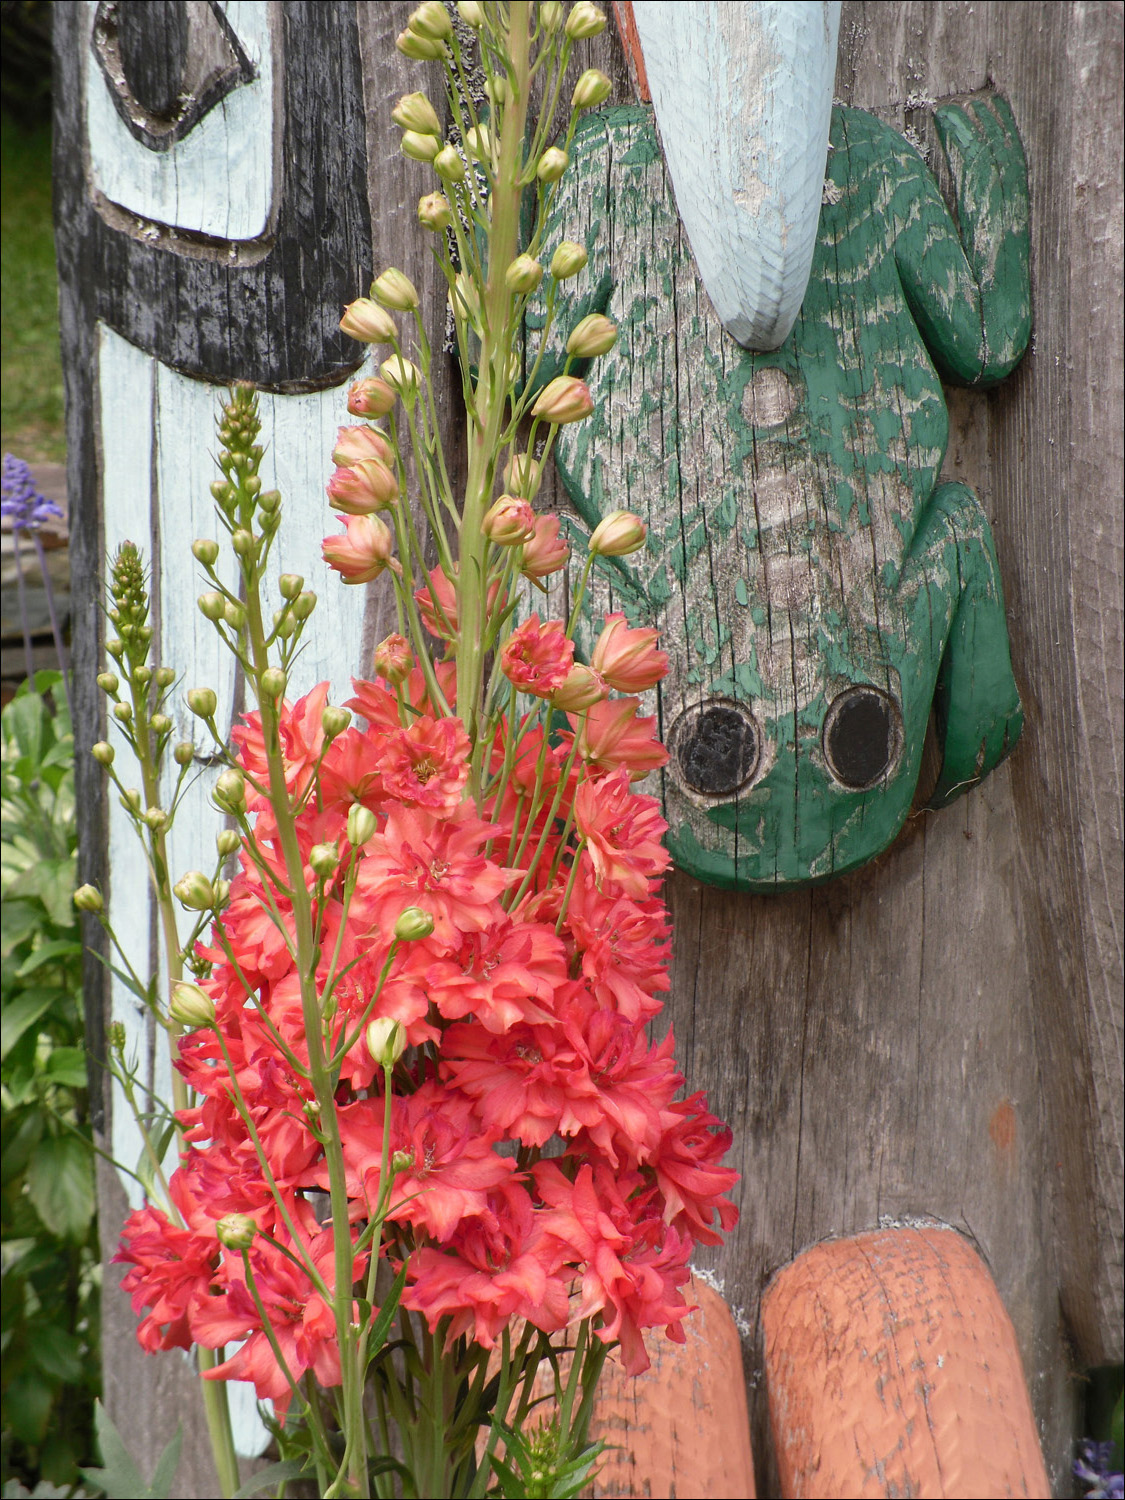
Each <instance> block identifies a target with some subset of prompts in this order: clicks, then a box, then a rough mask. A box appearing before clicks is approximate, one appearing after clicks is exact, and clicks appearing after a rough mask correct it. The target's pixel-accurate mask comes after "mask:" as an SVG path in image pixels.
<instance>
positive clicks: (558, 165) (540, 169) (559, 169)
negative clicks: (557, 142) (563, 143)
mask: <svg viewBox="0 0 1125 1500" xmlns="http://www.w3.org/2000/svg"><path fill="white" fill-rule="evenodd" d="M569 165H570V157H569V156H568V155H567V154H566V152H565V151H563V150H561V149H560V148H559V147H558V146H548V147H547V149H546V151H544V153H543V155H542V156H541V157H540V158H539V165H538V166H537V167H536V168H535V175H536V177H538V179H539V181H540V182H558V180H559V178H560V177H561V176H562V175H563V173H564V172H565V171H566V169H567V167H568V166H569Z"/></svg>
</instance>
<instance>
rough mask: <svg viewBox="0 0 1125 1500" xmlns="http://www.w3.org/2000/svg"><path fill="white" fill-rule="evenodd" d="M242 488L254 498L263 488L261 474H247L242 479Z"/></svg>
mask: <svg viewBox="0 0 1125 1500" xmlns="http://www.w3.org/2000/svg"><path fill="white" fill-rule="evenodd" d="M242 488H243V489H244V490H245V491H246V493H247V494H248V495H249V496H250V497H251V498H253V497H254V496H255V495H256V494H257V493H258V491H259V490H260V489H261V488H262V480H261V476H260V475H258V474H247V476H246V478H245V479H244V480H243V481H242Z"/></svg>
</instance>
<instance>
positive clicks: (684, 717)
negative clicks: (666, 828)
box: [668, 700, 762, 797]
mask: <svg viewBox="0 0 1125 1500" xmlns="http://www.w3.org/2000/svg"><path fill="white" fill-rule="evenodd" d="M668 750H669V753H670V755H671V757H672V766H673V769H674V770H675V771H676V772H677V774H678V778H679V780H680V781H681V782H682V783H683V784H684V786H686V787H689V788H690V789H691V790H692V791H693V792H699V793H701V794H702V795H703V796H705V797H729V796H731V794H732V793H734V792H737V791H740V790H741V789H742V788H743V787H744V786H745V785H746V783H747V782H748V781H750V780H751V779H752V778H753V775H754V772H755V771H756V770H757V769H758V761H759V760H760V758H761V753H762V737H761V734H760V733H759V731H758V726H757V725H756V724H755V722H754V719H753V717H752V715H751V714H749V713H748V712H747V711H746V709H745V708H743V707H742V705H741V704H738V703H727V702H724V701H722V700H719V701H713V702H711V703H705V704H700V705H698V706H697V707H694V708H689V709H688V710H687V711H686V712H685V713H682V714H681V715H680V717H679V718H678V719H677V720H676V722H675V723H674V724H673V725H672V729H671V732H670V733H669V736H668Z"/></svg>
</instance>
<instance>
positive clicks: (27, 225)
mask: <svg viewBox="0 0 1125 1500" xmlns="http://www.w3.org/2000/svg"><path fill="white" fill-rule="evenodd" d="M0 167H2V170H3V175H2V177H0V276H2V279H3V288H4V291H3V308H2V318H0V376H2V381H0V443H2V446H3V451H4V452H6V453H7V452H11V453H15V454H17V455H18V456H19V457H20V458H23V459H26V460H27V461H28V462H29V463H41V462H50V463H61V462H62V461H63V459H64V458H65V456H66V441H65V438H64V428H63V387H62V360H61V358H60V355H59V320H58V279H57V276H56V272H55V239H54V229H53V225H52V222H51V130H50V126H49V125H48V124H46V123H38V122H37V123H32V124H24V123H23V122H22V121H21V120H19V119H16V118H15V117H13V115H11V114H10V113H9V111H8V110H7V109H5V110H4V111H3V113H2V115H0Z"/></svg>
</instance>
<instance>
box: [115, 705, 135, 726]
mask: <svg viewBox="0 0 1125 1500" xmlns="http://www.w3.org/2000/svg"><path fill="white" fill-rule="evenodd" d="M113 717H114V718H115V719H116V720H117V722H118V723H119V724H131V723H132V722H133V705H132V704H131V703H115V704H114V705H113Z"/></svg>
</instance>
